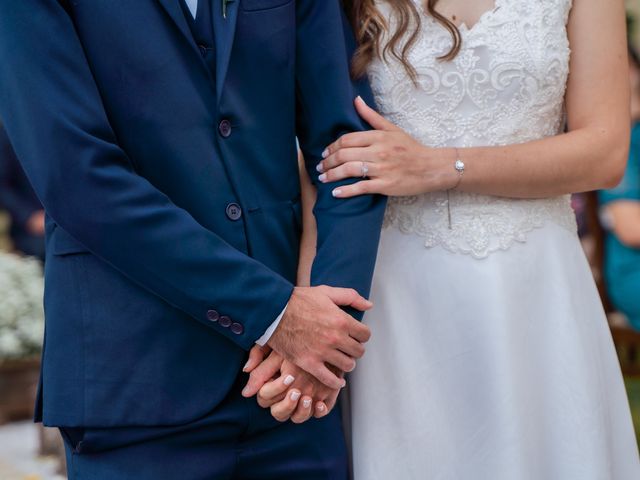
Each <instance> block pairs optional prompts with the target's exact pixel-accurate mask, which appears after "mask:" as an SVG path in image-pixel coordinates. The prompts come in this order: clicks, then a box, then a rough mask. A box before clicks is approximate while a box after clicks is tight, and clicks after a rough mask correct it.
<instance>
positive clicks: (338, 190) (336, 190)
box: [331, 188, 342, 197]
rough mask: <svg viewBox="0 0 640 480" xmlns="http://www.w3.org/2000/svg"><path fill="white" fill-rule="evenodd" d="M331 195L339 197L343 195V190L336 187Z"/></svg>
mask: <svg viewBox="0 0 640 480" xmlns="http://www.w3.org/2000/svg"><path fill="white" fill-rule="evenodd" d="M331 195H333V196H334V197H339V196H340V195H342V190H340V189H339V188H336V189H335V190H334V191H333V192H331Z"/></svg>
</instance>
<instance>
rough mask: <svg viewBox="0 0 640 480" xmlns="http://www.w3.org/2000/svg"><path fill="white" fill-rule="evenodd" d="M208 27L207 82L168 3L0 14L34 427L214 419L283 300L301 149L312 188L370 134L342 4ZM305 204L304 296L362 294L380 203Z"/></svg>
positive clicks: (324, 198) (111, 1)
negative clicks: (19, 171)
mask: <svg viewBox="0 0 640 480" xmlns="http://www.w3.org/2000/svg"><path fill="white" fill-rule="evenodd" d="M213 17H214V18H213V21H214V26H215V35H216V49H217V65H216V82H215V83H214V82H212V78H211V73H210V70H208V69H207V68H206V64H205V63H204V61H203V59H202V57H201V54H200V52H199V50H198V48H197V45H195V43H194V42H193V39H192V36H191V33H190V31H189V28H188V24H187V22H186V19H185V17H184V13H183V11H182V9H181V8H180V4H179V1H178V0H136V1H133V2H132V1H130V0H19V1H15V0H0V116H2V117H3V118H4V120H5V123H6V127H7V131H8V133H9V137H10V138H11V140H12V143H13V145H14V147H15V149H16V151H17V154H18V157H19V158H20V161H21V163H22V164H23V166H24V169H25V171H26V172H27V175H28V177H29V179H30V180H31V183H32V184H33V186H34V188H35V191H36V193H37V194H38V196H39V198H40V200H41V201H42V203H43V205H44V206H45V209H46V211H47V214H48V216H49V220H48V224H47V263H46V274H45V275H46V292H45V309H46V334H45V349H44V357H43V358H44V361H43V372H42V386H41V392H42V401H41V402H40V406H39V409H38V411H39V413H40V414H41V415H42V417H43V419H44V422H45V423H46V424H49V425H62V426H134V425H175V424H181V423H185V422H189V421H191V420H193V419H195V418H198V417H200V416H202V415H204V414H205V413H207V412H210V411H211V410H212V409H214V408H215V407H216V405H217V404H219V402H220V401H221V400H222V399H223V398H224V397H225V396H226V395H227V393H228V392H229V390H230V387H231V386H232V384H233V382H234V381H235V379H236V378H237V375H238V374H239V372H240V370H241V368H242V364H243V361H244V359H245V358H246V351H247V350H248V349H249V348H250V347H251V346H253V344H254V342H255V340H256V339H257V338H259V337H260V336H261V335H262V334H263V333H264V332H265V330H266V329H267V327H268V326H269V325H270V324H271V322H273V320H274V319H275V318H276V317H277V316H278V315H279V313H280V312H281V310H282V309H283V307H284V306H285V304H286V303H287V301H288V300H289V297H290V295H291V292H292V289H293V282H294V279H295V272H296V263H297V256H298V249H299V236H300V235H299V234H300V200H299V193H300V192H299V184H298V174H297V170H296V142H295V138H296V136H297V137H298V138H299V140H300V145H301V148H302V150H303V152H304V154H305V156H306V160H307V163H308V168H309V171H310V172H311V173H312V174H313V173H314V172H315V169H314V167H315V165H316V164H317V162H318V161H319V160H320V158H321V152H322V151H323V149H324V148H325V146H326V145H328V144H329V143H330V142H332V141H333V140H335V139H336V138H337V137H338V136H339V135H341V134H343V133H346V132H349V131H355V130H361V129H363V128H366V126H365V125H363V123H362V121H361V120H360V119H359V118H358V115H357V114H356V112H355V110H354V107H353V99H354V97H355V96H356V95H358V94H360V95H364V96H365V98H366V99H368V100H370V92H369V90H368V87H367V85H366V83H364V82H353V81H352V80H351V79H350V76H349V59H350V56H351V53H352V49H353V39H352V38H351V36H350V33H349V29H348V28H347V27H345V25H346V23H345V21H344V16H343V15H342V12H341V8H340V5H339V0H235V1H232V2H231V1H230V2H229V4H228V6H227V14H226V18H224V17H223V15H222V0H220V9H217V8H214V12H213ZM213 85H216V88H215V89H214V88H213ZM316 175H317V174H316ZM316 175H313V176H314V178H315V177H316ZM334 187H335V185H334ZM318 189H319V196H318V202H317V206H316V208H315V215H316V218H317V222H318V230H319V233H318V254H317V259H316V261H315V263H314V266H313V274H312V277H313V278H312V282H313V284H315V285H318V284H328V285H333V286H343V287H353V288H356V289H357V290H359V291H360V293H362V294H364V295H367V294H368V290H369V286H370V281H371V276H372V273H373V268H374V262H375V257H376V249H377V244H378V239H379V230H380V226H381V221H382V216H383V210H384V203H385V202H384V199H382V198H381V197H374V196H363V197H359V198H356V199H352V200H337V199H334V198H333V197H332V196H331V189H332V186H324V185H318ZM240 209H241V215H240Z"/></svg>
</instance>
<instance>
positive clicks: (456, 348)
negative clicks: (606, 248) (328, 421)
mask: <svg viewBox="0 0 640 480" xmlns="http://www.w3.org/2000/svg"><path fill="white" fill-rule="evenodd" d="M639 295H640V292H639ZM372 300H373V302H374V303H375V307H374V310H373V311H371V312H370V313H368V314H367V315H366V316H365V323H367V324H368V325H369V326H370V327H371V329H372V334H373V335H372V339H371V341H370V342H369V344H368V347H367V353H366V355H365V357H364V358H363V359H362V360H361V361H360V362H359V364H358V367H357V369H356V371H355V372H354V373H353V374H352V375H351V381H350V387H351V422H352V448H353V462H354V463H353V468H354V475H355V480H393V479H398V480H413V479H425V480H596V479H598V480H633V479H640V461H639V457H638V449H637V444H636V439H635V435H634V432H633V426H632V421H631V416H630V412H629V404H628V401H627V397H626V394H625V389H624V384H623V381H622V376H621V373H620V368H619V365H618V361H617V357H616V353H615V350H614V347H613V343H612V341H611V335H610V332H609V329H608V326H607V322H606V318H605V314H604V312H603V309H602V306H601V303H600V300H599V297H598V293H597V290H596V288H595V285H594V282H593V279H592V276H591V272H590V269H589V266H588V264H587V261H586V259H585V256H584V254H583V251H582V248H581V245H580V243H579V240H578V238H577V236H576V235H573V234H571V233H570V232H569V231H567V230H566V229H564V228H562V227H559V226H557V225H556V224H553V223H549V224H548V225H546V226H545V227H543V228H540V229H537V230H535V231H533V232H530V233H529V234H528V238H527V241H526V243H520V244H516V245H513V246H512V247H511V248H510V249H509V250H507V251H499V252H496V253H493V254H491V255H490V256H489V257H488V258H486V259H482V260H478V259H474V258H472V257H470V256H467V255H461V254H454V253H450V252H448V251H446V250H444V249H442V248H441V247H435V248H431V249H428V248H425V247H424V246H423V242H422V239H421V238H419V237H417V236H415V235H406V234H403V233H401V232H399V231H398V230H397V229H394V228H388V229H386V230H384V231H383V234H382V241H381V245H380V251H379V255H378V264H377V267H376V274H375V277H374V286H373V293H372Z"/></svg>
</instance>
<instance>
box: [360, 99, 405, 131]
mask: <svg viewBox="0 0 640 480" xmlns="http://www.w3.org/2000/svg"><path fill="white" fill-rule="evenodd" d="M354 104H355V106H356V111H357V112H358V114H359V115H360V117H362V119H363V120H364V121H365V122H367V123H368V124H369V125H371V126H372V127H373V128H375V129H376V130H385V131H387V132H393V131H396V130H400V128H398V127H396V126H395V125H394V124H393V123H391V122H390V121H389V120H387V119H386V118H384V117H383V116H382V115H380V114H379V113H378V112H376V111H375V110H374V109H373V108H371V107H370V106H369V105H367V103H366V102H365V101H364V100H363V99H362V97H360V96H358V97H356V99H355V101H354Z"/></svg>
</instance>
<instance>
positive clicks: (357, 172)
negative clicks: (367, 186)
mask: <svg viewBox="0 0 640 480" xmlns="http://www.w3.org/2000/svg"><path fill="white" fill-rule="evenodd" d="M361 158H363V159H366V157H361ZM363 165H364V166H366V168H367V171H366V177H368V178H374V177H376V176H377V175H378V172H379V168H378V165H377V164H376V163H371V162H367V161H366V160H359V161H358V160H354V161H351V162H347V163H343V164H342V165H338V166H337V167H334V168H332V169H330V170H328V171H326V172H325V173H323V174H321V175H320V176H319V177H318V180H320V181H321V182H322V183H330V182H337V181H338V180H344V179H345V178H362V175H363V173H364V172H363Z"/></svg>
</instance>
